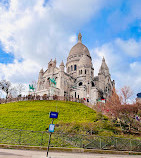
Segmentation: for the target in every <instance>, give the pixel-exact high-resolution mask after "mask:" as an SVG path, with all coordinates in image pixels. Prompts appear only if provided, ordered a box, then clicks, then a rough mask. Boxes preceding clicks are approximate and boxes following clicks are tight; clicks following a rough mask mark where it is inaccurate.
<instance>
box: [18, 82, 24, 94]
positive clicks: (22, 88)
mask: <svg viewBox="0 0 141 158" xmlns="http://www.w3.org/2000/svg"><path fill="white" fill-rule="evenodd" d="M16 89H17V93H18V97H20V96H22V92H23V91H24V90H25V86H24V85H23V84H22V83H19V84H18V85H17V86H16Z"/></svg>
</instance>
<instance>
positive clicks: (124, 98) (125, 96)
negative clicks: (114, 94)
mask: <svg viewBox="0 0 141 158" xmlns="http://www.w3.org/2000/svg"><path fill="white" fill-rule="evenodd" d="M132 96H133V91H132V90H131V88H130V87H129V86H124V87H123V88H121V91H120V98H121V102H122V104H127V102H128V100H129V99H130V98H131V97H132Z"/></svg>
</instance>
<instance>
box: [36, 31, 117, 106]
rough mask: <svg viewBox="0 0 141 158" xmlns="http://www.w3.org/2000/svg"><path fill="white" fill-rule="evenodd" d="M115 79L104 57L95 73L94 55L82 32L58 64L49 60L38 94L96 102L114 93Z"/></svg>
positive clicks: (42, 71)
mask: <svg viewBox="0 0 141 158" xmlns="http://www.w3.org/2000/svg"><path fill="white" fill-rule="evenodd" d="M114 87H115V81H114V80H113V81H112V80H111V75H110V73H109V68H108V66H107V64H106V62H105V59H104V57H103V59H102V64H101V67H100V69H99V73H98V76H95V75H94V67H93V64H92V58H91V55H90V52H89V50H88V48H87V47H86V46H85V45H84V44H82V36H81V33H79V34H78V42H77V44H76V45H74V46H73V47H72V48H71V50H70V52H69V55H68V57H67V63H66V65H64V63H63V61H62V62H61V64H60V65H59V67H57V66H56V59H55V60H51V61H50V62H49V63H48V68H47V70H45V71H44V70H43V69H41V70H40V72H39V77H38V83H37V88H36V92H35V93H36V95H40V96H43V95H44V94H46V95H48V96H54V95H56V96H60V97H69V98H74V99H86V100H89V102H91V103H95V102H96V101H97V100H98V99H101V98H105V99H106V98H107V96H109V95H111V94H112V90H113V88H114Z"/></svg>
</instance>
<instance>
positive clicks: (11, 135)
mask: <svg viewBox="0 0 141 158" xmlns="http://www.w3.org/2000/svg"><path fill="white" fill-rule="evenodd" d="M48 139H49V133H48V132H47V131H26V130H16V129H3V128H0V143H1V144H14V145H33V146H47V144H48ZM51 146H52V147H77V148H86V149H102V150H122V151H129V150H130V151H140V152H141V141H140V140H135V139H126V138H116V137H102V136H95V135H74V134H66V133H53V134H52V139H51Z"/></svg>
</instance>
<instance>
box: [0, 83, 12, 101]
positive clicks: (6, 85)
mask: <svg viewBox="0 0 141 158" xmlns="http://www.w3.org/2000/svg"><path fill="white" fill-rule="evenodd" d="M10 88H11V83H10V82H9V81H6V80H2V81H0V89H1V90H2V91H3V92H5V93H6V102H7V99H8V95H9V93H10Z"/></svg>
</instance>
